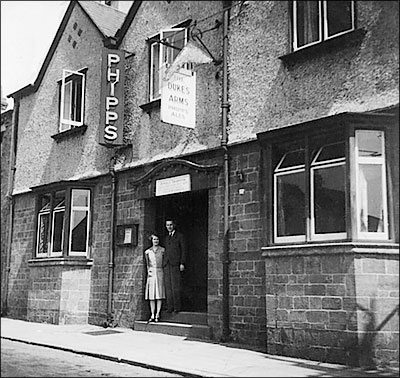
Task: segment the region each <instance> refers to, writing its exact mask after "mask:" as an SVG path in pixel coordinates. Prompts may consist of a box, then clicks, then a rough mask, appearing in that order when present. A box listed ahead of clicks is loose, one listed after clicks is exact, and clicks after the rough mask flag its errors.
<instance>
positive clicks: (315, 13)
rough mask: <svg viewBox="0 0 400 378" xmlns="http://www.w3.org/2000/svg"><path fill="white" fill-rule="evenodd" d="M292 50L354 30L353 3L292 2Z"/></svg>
mask: <svg viewBox="0 0 400 378" xmlns="http://www.w3.org/2000/svg"><path fill="white" fill-rule="evenodd" d="M292 19H293V34H292V38H293V50H294V51H296V50H299V49H301V48H303V47H306V46H310V45H313V44H316V43H319V42H322V41H324V40H327V39H330V38H332V37H336V36H339V35H341V34H344V33H347V32H349V31H352V30H354V29H355V10H354V1H293V7H292Z"/></svg>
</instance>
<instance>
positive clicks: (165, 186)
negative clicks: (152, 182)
mask: <svg viewBox="0 0 400 378" xmlns="http://www.w3.org/2000/svg"><path fill="white" fill-rule="evenodd" d="M190 190H191V186H190V174H186V175H181V176H174V177H168V178H166V179H161V180H156V196H165V195H167V194H173V193H182V192H190Z"/></svg>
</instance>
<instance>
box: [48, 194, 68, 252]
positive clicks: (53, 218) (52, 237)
mask: <svg viewBox="0 0 400 378" xmlns="http://www.w3.org/2000/svg"><path fill="white" fill-rule="evenodd" d="M60 204H62V205H61V206H60ZM61 212H63V213H64V217H65V198H64V200H62V201H61V202H60V203H59V204H58V205H57V206H56V207H55V208H54V210H53V215H52V220H51V239H50V256H51V257H59V256H62V250H63V244H64V219H63V228H62V231H61V251H53V248H54V242H53V239H54V226H55V222H56V217H55V214H56V213H61Z"/></svg>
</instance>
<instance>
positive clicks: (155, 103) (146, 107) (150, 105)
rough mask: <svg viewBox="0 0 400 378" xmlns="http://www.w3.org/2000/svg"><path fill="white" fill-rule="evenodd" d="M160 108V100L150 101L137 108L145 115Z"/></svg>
mask: <svg viewBox="0 0 400 378" xmlns="http://www.w3.org/2000/svg"><path fill="white" fill-rule="evenodd" d="M160 106H161V98H158V99H157V100H153V101H150V102H148V103H146V104H142V105H139V107H140V108H142V109H143V110H144V111H145V112H147V113H150V111H151V110H153V109H155V108H159V107H160Z"/></svg>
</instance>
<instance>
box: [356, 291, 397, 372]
mask: <svg viewBox="0 0 400 378" xmlns="http://www.w3.org/2000/svg"><path fill="white" fill-rule="evenodd" d="M357 308H358V309H359V310H361V311H362V316H364V319H365V328H364V329H363V330H361V332H362V334H361V338H360V342H359V347H358V348H359V361H360V366H362V367H363V368H367V369H375V368H376V362H375V345H376V338H377V335H378V332H379V331H381V330H382V328H383V327H384V326H385V325H386V324H387V323H388V322H389V320H390V319H391V318H392V317H393V316H395V314H396V313H398V312H399V305H397V306H396V307H395V308H394V309H393V310H392V311H391V312H390V313H389V314H388V315H387V316H386V317H385V318H384V319H383V320H382V322H381V323H380V324H379V325H376V315H375V314H376V300H375V298H373V299H372V300H371V309H367V308H365V307H363V306H361V305H359V304H358V303H357Z"/></svg>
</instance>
